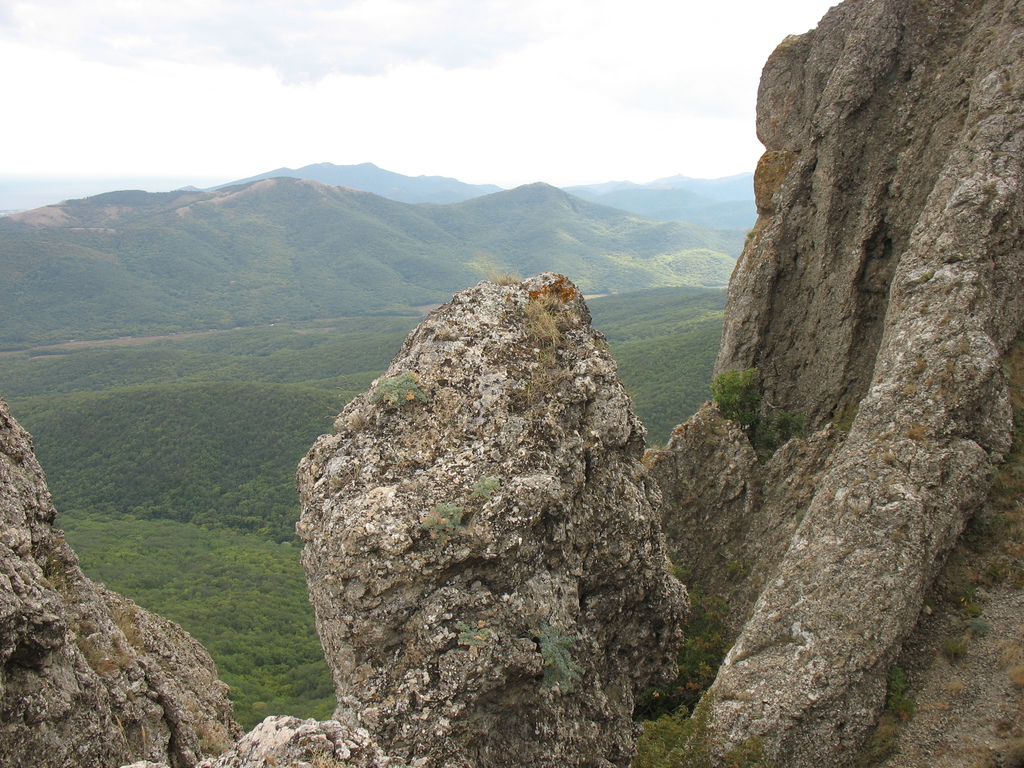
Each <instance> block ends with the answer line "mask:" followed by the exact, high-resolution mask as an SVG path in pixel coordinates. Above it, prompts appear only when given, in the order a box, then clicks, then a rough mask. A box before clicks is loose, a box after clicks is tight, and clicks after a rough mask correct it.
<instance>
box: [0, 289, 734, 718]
mask: <svg viewBox="0 0 1024 768" xmlns="http://www.w3.org/2000/svg"><path fill="white" fill-rule="evenodd" d="M724 302H725V292H724V290H721V289H703V288H688V287H675V288H656V289H649V290H644V291H638V292H633V293H624V294H616V295H611V296H604V297H597V298H593V299H591V300H590V301H589V302H588V304H589V306H590V309H591V312H592V314H593V318H594V319H593V324H594V326H595V328H597V329H598V330H600V331H601V332H603V333H604V334H605V335H606V336H607V338H608V341H609V345H610V348H611V352H612V354H613V356H614V357H615V359H616V360H617V361H618V364H619V373H620V376H621V377H622V379H623V381H624V382H625V383H626V385H627V387H628V389H629V391H630V393H631V396H632V397H633V401H634V407H635V409H636V410H637V413H638V414H639V416H640V418H641V419H642V420H643V422H644V424H645V425H646V427H647V429H648V430H649V435H648V443H649V444H650V445H655V444H660V443H663V442H665V441H666V440H667V439H668V436H669V434H670V432H671V430H672V428H673V427H674V426H675V425H676V424H679V423H681V422H682V421H684V420H685V419H686V418H687V417H688V416H689V415H690V414H691V413H692V412H693V411H694V410H696V408H697V407H699V405H700V404H701V403H702V402H703V401H705V400H706V399H708V397H709V392H710V390H709V387H710V382H711V369H712V365H713V363H714V358H715V355H716V353H717V350H718V344H719V337H720V332H721V323H722V312H723V307H724ZM417 321H418V318H417V317H411V316H390V317H389V316H384V317H349V318H338V319H334V320H320V321H315V322H313V321H311V322H306V323H276V324H274V325H265V326H261V327H255V328H245V329H242V328H239V329H234V330H229V331H211V332H206V333H196V334H181V335H179V336H169V337H167V338H162V339H155V340H150V341H147V342H145V343H132V344H126V343H124V340H120V341H119V342H118V343H112V344H109V345H103V344H98V345H96V346H89V345H71V346H57V347H37V348H34V349H30V350H22V351H18V352H6V353H2V354H0V393H2V394H3V396H4V397H5V398H6V399H7V400H8V402H9V403H10V406H11V409H12V411H13V413H14V415H15V417H16V418H17V419H18V420H19V421H20V422H21V424H22V425H23V426H24V427H25V428H26V429H27V430H28V431H29V432H31V433H32V435H33V438H34V440H35V445H36V451H37V455H38V458H39V460H40V462H41V464H42V466H43V468H44V470H45V472H46V475H47V481H48V484H49V487H50V490H51V492H52V494H53V497H54V502H55V505H56V507H57V509H58V512H59V517H58V519H57V526H58V527H59V528H62V529H63V530H64V531H65V533H66V535H67V538H68V541H69V542H70V543H71V545H72V546H73V547H74V549H75V551H76V552H77V553H78V556H79V558H80V560H81V563H82V567H83V570H84V571H85V572H86V574H87V575H89V576H90V577H91V578H93V579H94V580H96V581H99V582H101V583H104V584H106V585H107V586H108V587H110V588H111V589H114V590H115V591H117V592H120V593H121V594H123V595H125V596H127V597H130V598H132V599H133V600H135V601H136V602H138V603H139V604H140V605H142V606H143V607H145V608H147V609H149V610H152V611H155V612H157V613H159V614H161V615H163V616H166V617H167V618H170V619H172V620H174V621H176V622H178V623H179V624H181V625H182V626H183V627H184V628H185V629H187V630H188V631H189V632H190V633H192V634H193V635H194V636H195V637H196V638H197V639H198V640H199V641H200V642H201V643H203V645H205V646H206V648H207V649H208V650H209V651H210V653H211V655H212V656H213V658H214V660H215V661H216V663H217V667H218V670H219V673H220V675H221V677H222V679H223V680H224V681H225V682H226V683H228V685H229V686H230V687H231V696H232V699H233V701H234V703H235V715H236V718H237V719H238V721H239V722H240V723H241V724H242V725H243V726H244V727H245V728H247V729H248V728H251V727H252V726H254V725H255V724H256V723H258V722H259V721H260V720H262V719H263V718H264V717H266V716H267V715H270V714H294V715H298V716H302V717H316V718H326V717H329V715H330V713H331V711H332V710H333V708H334V706H335V700H334V695H333V690H332V686H331V681H330V676H329V674H328V672H327V667H326V663H325V662H324V660H323V654H322V651H321V649H320V644H319V639H318V637H317V635H316V631H315V628H314V624H313V614H312V609H311V607H310V605H309V603H308V601H307V597H306V585H305V579H304V574H303V572H302V568H301V566H300V564H299V552H300V545H299V543H298V541H297V539H296V537H295V535H294V524H295V521H296V519H297V517H298V510H299V506H298V497H297V493H296V491H295V482H294V474H295V468H296V465H297V463H298V461H299V459H300V458H301V457H302V455H303V454H304V453H305V452H306V451H307V450H308V448H309V447H310V445H311V444H312V443H313V441H314V440H315V439H316V437H317V436H318V435H320V434H322V433H325V432H328V431H330V429H331V424H332V421H333V419H334V417H335V416H336V415H337V413H338V412H339V411H340V410H341V409H342V408H343V407H344V405H345V403H346V402H347V401H348V400H349V399H351V398H352V397H353V396H355V395H356V394H358V393H359V392H361V391H363V390H365V389H366V388H367V387H368V386H369V384H370V382H371V381H372V380H373V379H374V378H376V377H377V376H378V375H380V373H381V372H382V371H383V370H384V369H385V367H386V366H387V364H388V363H389V362H390V360H391V358H392V357H393V355H394V354H395V353H396V352H397V351H398V349H399V347H400V346H401V344H402V341H403V340H404V338H405V336H406V334H407V333H408V332H409V330H411V329H412V328H413V327H414V326H415V324H416V323H417ZM133 341H138V340H133Z"/></svg>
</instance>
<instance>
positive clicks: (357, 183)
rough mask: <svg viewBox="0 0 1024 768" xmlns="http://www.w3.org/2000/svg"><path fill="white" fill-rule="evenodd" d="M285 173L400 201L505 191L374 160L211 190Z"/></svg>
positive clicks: (454, 200)
mask: <svg viewBox="0 0 1024 768" xmlns="http://www.w3.org/2000/svg"><path fill="white" fill-rule="evenodd" d="M282 176H287V177H291V178H295V179H307V180H309V181H319V182H321V183H323V184H330V185H331V186H332V187H350V188H351V189H360V190H362V191H364V192H373V193H374V194H375V195H380V196H381V197H386V198H388V199H389V200H396V201H398V202H400V203H437V204H440V205H444V204H446V203H461V202H463V201H464V200H471V199H473V198H474V197H480V196H481V195H490V194H493V193H494V192H501V191H502V189H501V187H499V186H496V185H494V184H466V183H464V182H461V181H459V180H458V179H452V178H448V177H447V176H404V175H402V174H400V173H395V172H393V171H387V170H384V169H383V168H379V167H377V166H376V165H374V164H373V163H360V164H359V165H334V164H333V163H316V164H314V165H305V166H303V167H302V168H278V169H276V170H273V171H267V172H266V173H260V174H257V175H256V176H250V177H248V178H245V179H239V180H238V181H232V182H228V183H227V184H219V185H218V186H216V187H211V188H210V189H211V190H218V189H224V188H226V187H234V186H238V185H239V184H248V183H250V182H253V181H260V180H262V179H274V178H280V177H282Z"/></svg>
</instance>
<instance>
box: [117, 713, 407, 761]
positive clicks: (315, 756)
mask: <svg viewBox="0 0 1024 768" xmlns="http://www.w3.org/2000/svg"><path fill="white" fill-rule="evenodd" d="M267 766H282V767H283V766H287V767H288V768H307V766H308V767H309V768H406V763H405V762H404V761H403V760H400V759H397V758H394V757H390V756H388V755H385V754H384V753H383V752H381V750H380V749H379V748H378V746H377V745H376V744H375V743H374V742H373V740H372V739H371V738H370V734H369V732H368V731H366V729H364V728H353V727H351V726H347V725H344V724H342V723H339V722H336V721H334V720H328V721H327V722H317V721H316V720H299V719H298V718H297V717H287V716H277V717H268V718H267V719H266V720H264V721H263V722H262V723H260V724H259V725H257V726H256V727H255V728H253V729H252V730H251V731H249V733H247V734H245V736H244V737H243V738H242V739H241V740H240V741H239V742H238V743H237V744H235V746H233V747H232V748H231V749H229V750H228V751H227V752H224V753H223V754H221V755H220V756H218V757H216V758H210V759H208V760H204V761H203V762H202V763H200V764H199V766H198V768H266V767H267ZM126 768H165V766H162V765H145V764H139V765H133V766H127V767H126Z"/></svg>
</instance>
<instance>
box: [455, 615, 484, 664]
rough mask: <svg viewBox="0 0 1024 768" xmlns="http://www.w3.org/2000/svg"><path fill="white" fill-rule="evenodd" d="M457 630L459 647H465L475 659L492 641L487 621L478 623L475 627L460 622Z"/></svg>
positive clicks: (456, 626)
mask: <svg viewBox="0 0 1024 768" xmlns="http://www.w3.org/2000/svg"><path fill="white" fill-rule="evenodd" d="M455 628H456V629H457V630H459V641H458V642H459V645H465V646H466V647H467V648H468V649H469V655H470V656H472V657H473V658H476V656H477V654H479V653H480V649H481V648H483V647H484V646H485V645H487V641H488V640H490V639H491V630H490V628H489V627H488V626H487V622H485V621H478V622H476V624H475V625H470V624H468V623H467V622H465V621H460V622H459V623H458V624H456V625H455Z"/></svg>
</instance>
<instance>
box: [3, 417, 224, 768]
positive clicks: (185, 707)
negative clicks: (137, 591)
mask: <svg viewBox="0 0 1024 768" xmlns="http://www.w3.org/2000/svg"><path fill="white" fill-rule="evenodd" d="M55 517H56V512H55V510H54V508H53V504H52V502H51V500H50V495H49V492H48V491H47V490H46V484H45V481H44V478H43V473H42V470H41V469H40V467H39V464H38V462H37V461H36V459H35V455H34V453H33V448H32V441H31V438H30V437H29V435H28V433H27V432H25V431H24V430H23V429H22V428H21V427H20V426H19V425H18V424H17V422H15V421H14V419H13V418H12V417H11V414H10V411H9V410H8V407H7V404H6V403H5V402H4V401H3V400H0V764H2V765H4V766H12V768H13V767H14V766H18V767H21V766H24V767H25V768H28V767H29V766H32V767H33V768H35V767H36V766H62V767H63V766H69V767H71V766H82V768H86V767H88V768H97V767H100V766H119V765H122V764H124V763H128V762H131V761H132V760H139V759H146V760H153V761H156V762H164V763H168V764H170V765H171V766H172V768H184V767H185V766H192V765H195V763H197V762H198V761H199V760H200V759H201V758H202V757H203V755H204V754H210V753H213V752H216V751H219V750H222V749H225V748H226V747H227V746H229V745H230V743H231V742H232V741H233V740H234V739H235V738H237V736H238V735H239V734H240V729H239V728H238V726H237V725H236V724H235V723H234V721H233V719H232V715H231V702H230V701H229V700H228V697H227V687H226V686H225V685H224V684H223V683H221V682H219V681H218V680H217V673H216V670H215V669H214V666H213V662H212V661H211V659H210V657H209V654H207V653H206V651H205V650H204V649H203V648H202V646H200V645H199V644H198V643H197V642H195V641H194V640H193V639H192V638H191V637H190V636H189V635H188V634H187V633H186V632H184V631H183V630H182V629H181V628H180V627H178V626H177V625H175V624H172V623H171V622H169V621H166V620H165V619H162V618H160V617H159V616H155V615H153V614H151V613H148V612H147V611H144V610H142V609H141V608H139V607H138V606H136V605H135V604H134V603H133V602H131V601H130V600H127V599H125V598H123V597H121V596H119V595H116V594H114V593H112V592H110V591H108V590H106V589H104V588H103V587H102V586H100V585H97V584H94V583H93V582H91V581H89V580H88V579H86V578H85V577H84V576H83V575H82V572H81V570H80V569H79V567H78V559H77V557H76V556H75V554H74V552H72V551H71V548H70V547H69V546H68V545H67V543H66V542H65V541H64V537H63V535H62V534H61V532H60V531H58V530H55V529H54V528H53V521H54V518H55Z"/></svg>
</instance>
